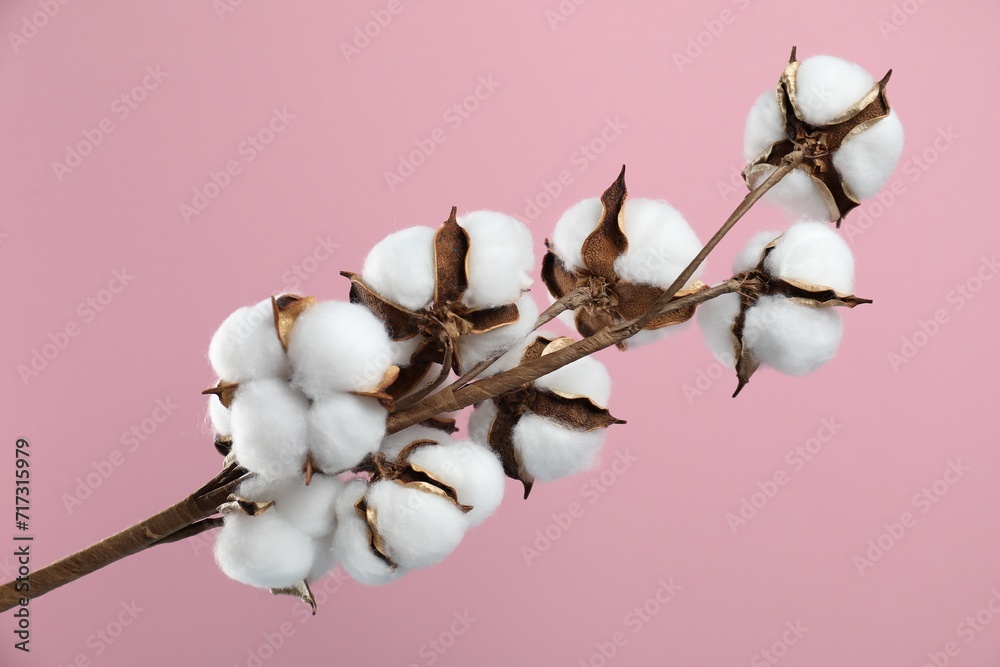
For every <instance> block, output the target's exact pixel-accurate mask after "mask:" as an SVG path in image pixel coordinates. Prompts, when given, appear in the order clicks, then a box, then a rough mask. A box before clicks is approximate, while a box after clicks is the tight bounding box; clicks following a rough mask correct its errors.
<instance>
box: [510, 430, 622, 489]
mask: <svg viewBox="0 0 1000 667" xmlns="http://www.w3.org/2000/svg"><path fill="white" fill-rule="evenodd" d="M607 432H608V431H607V429H604V428H598V429H594V430H593V431H578V430H575V429H571V428H567V427H566V426H563V425H562V424H560V423H558V422H555V421H552V420H550V419H546V418H544V417H539V416H538V415H535V414H531V413H529V414H526V415H524V416H523V417H521V419H520V420H518V422H517V425H516V426H515V427H514V448H515V449H516V450H517V453H518V456H519V457H520V461H521V468H522V470H523V471H524V472H525V473H527V474H528V475H529V476H530V477H531V478H533V479H535V480H536V481H539V482H551V481H553V480H557V479H561V478H563V477H569V476H570V475H575V474H577V473H580V472H583V471H584V470H590V469H591V468H593V467H594V466H595V465H596V464H597V455H598V453H599V452H600V451H601V445H602V444H603V443H604V438H605V437H606V436H607Z"/></svg>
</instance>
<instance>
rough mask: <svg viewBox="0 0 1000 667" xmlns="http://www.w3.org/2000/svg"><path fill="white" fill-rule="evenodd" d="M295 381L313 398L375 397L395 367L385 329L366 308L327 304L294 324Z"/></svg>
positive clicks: (290, 341)
mask: <svg viewBox="0 0 1000 667" xmlns="http://www.w3.org/2000/svg"><path fill="white" fill-rule="evenodd" d="M288 358H289V359H290V360H291V362H292V381H293V384H295V386H297V387H298V388H300V389H301V390H302V391H303V392H305V393H306V394H307V395H308V396H309V397H310V398H314V399H315V398H319V397H321V396H325V395H327V394H331V393H334V392H339V391H372V390H374V389H375V388H376V387H377V386H378V385H379V383H380V382H381V381H382V378H383V376H384V375H385V372H386V371H387V370H388V369H389V366H391V365H392V345H391V343H390V341H389V334H388V333H386V330H385V326H384V325H383V324H382V322H381V321H379V319H378V318H376V317H375V316H374V315H372V314H371V313H370V312H368V310H366V309H365V308H364V307H363V306H359V305H357V304H353V303H342V302H338V301H324V302H322V303H318V304H316V305H315V306H313V307H311V308H309V309H307V310H306V311H305V312H303V313H302V314H301V315H299V317H298V319H297V320H296V321H295V326H293V327H292V331H291V334H290V335H289V339H288Z"/></svg>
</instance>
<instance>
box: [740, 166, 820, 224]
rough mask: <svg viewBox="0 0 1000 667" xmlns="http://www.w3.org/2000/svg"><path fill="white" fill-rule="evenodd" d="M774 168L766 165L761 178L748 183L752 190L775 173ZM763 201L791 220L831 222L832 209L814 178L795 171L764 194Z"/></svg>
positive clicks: (797, 170)
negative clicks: (802, 219) (806, 219)
mask: <svg viewBox="0 0 1000 667" xmlns="http://www.w3.org/2000/svg"><path fill="white" fill-rule="evenodd" d="M774 169H775V168H774V167H773V166H771V165H766V166H765V167H764V168H763V169H762V170H761V173H760V176H759V177H758V178H756V179H753V180H752V182H750V183H748V185H749V186H750V188H751V189H753V188H755V187H757V186H758V185H760V184H761V183H763V182H764V181H765V180H766V179H767V178H768V177H769V176H770V175H771V173H772V172H773V171H774ZM762 198H763V199H765V200H767V201H768V202H769V203H771V204H774V205H775V206H778V207H780V208H781V209H782V210H783V211H785V213H786V214H787V215H788V216H789V217H790V218H809V219H812V220H829V219H830V207H829V206H827V204H826V200H825V199H823V195H822V194H821V190H820V188H819V186H818V185H817V184H816V182H815V181H814V180H813V178H812V176H810V175H809V174H807V173H806V172H804V171H802V170H801V169H794V170H792V171H790V172H789V173H787V174H785V176H784V178H782V179H781V180H780V181H778V183H777V184H776V185H775V186H774V187H772V188H771V189H770V190H768V191H767V192H765V193H764V196H763V197H762Z"/></svg>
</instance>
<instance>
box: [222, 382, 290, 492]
mask: <svg viewBox="0 0 1000 667" xmlns="http://www.w3.org/2000/svg"><path fill="white" fill-rule="evenodd" d="M308 411H309V399H307V398H306V397H305V396H303V395H302V394H301V393H299V392H298V391H296V390H295V389H293V388H292V387H290V386H289V385H288V383H287V382H285V381H284V380H274V379H262V380H251V381H250V382H245V383H243V384H241V385H240V386H239V388H238V389H237V390H236V393H235V395H234V397H233V402H232V405H231V407H230V412H231V414H232V426H233V453H234V454H235V455H236V459H237V460H238V461H239V462H240V465H242V466H243V467H244V468H246V469H247V470H249V471H251V472H255V473H257V474H258V475H261V476H262V477H268V478H287V477H294V476H296V475H301V474H302V470H303V465H305V458H306V451H307V450H308V441H307V440H306V415H307V414H308Z"/></svg>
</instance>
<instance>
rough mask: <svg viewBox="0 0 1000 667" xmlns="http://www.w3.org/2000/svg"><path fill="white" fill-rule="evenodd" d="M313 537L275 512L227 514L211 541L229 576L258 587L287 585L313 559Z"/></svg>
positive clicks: (303, 572)
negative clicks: (213, 541)
mask: <svg viewBox="0 0 1000 667" xmlns="http://www.w3.org/2000/svg"><path fill="white" fill-rule="evenodd" d="M316 555H317V554H316V544H315V542H314V541H313V538H311V537H309V536H308V535H306V534H305V533H303V532H302V531H300V530H297V529H296V528H295V527H294V526H293V525H292V524H291V523H289V522H288V521H286V520H285V519H283V518H282V517H280V516H278V514H277V513H276V512H270V511H265V512H262V513H261V514H258V515H256V516H248V515H246V514H242V513H240V512H234V513H231V514H228V515H227V516H226V517H225V519H224V524H223V527H222V530H220V531H219V536H218V538H217V539H216V541H215V560H216V562H217V563H218V564H219V568H220V569H221V570H222V571H223V572H224V573H225V574H226V576H228V577H230V578H231V579H235V580H236V581H239V582H241V583H244V584H248V585H250V586H257V587H259V588H273V589H281V588H290V587H293V586H295V585H297V584H299V583H301V582H302V581H304V580H305V579H306V577H307V576H308V575H309V573H310V571H311V570H312V567H313V564H314V561H315V560H316Z"/></svg>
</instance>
